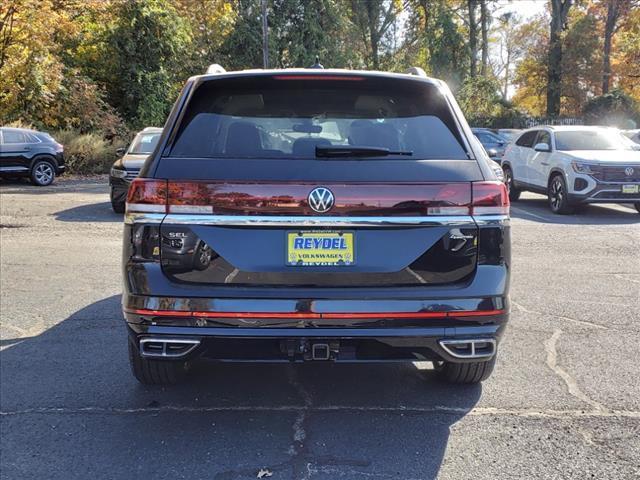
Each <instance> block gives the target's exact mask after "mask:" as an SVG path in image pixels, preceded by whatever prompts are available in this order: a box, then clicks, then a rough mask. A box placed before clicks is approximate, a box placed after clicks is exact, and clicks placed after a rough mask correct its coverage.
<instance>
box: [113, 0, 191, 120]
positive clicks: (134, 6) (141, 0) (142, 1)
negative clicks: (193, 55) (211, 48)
mask: <svg viewBox="0 0 640 480" xmlns="http://www.w3.org/2000/svg"><path fill="white" fill-rule="evenodd" d="M113 18H114V19H115V22H114V24H113V25H112V26H111V27H110V29H109V31H108V32H107V38H106V41H105V43H104V45H103V47H104V50H103V51H102V56H101V61H102V64H103V65H108V66H109V68H108V69H106V78H104V79H103V81H105V86H106V89H107V92H108V94H109V99H110V102H111V103H112V105H113V106H114V107H116V108H117V109H118V111H120V112H121V113H122V114H123V116H124V117H125V119H126V120H128V121H130V122H131V123H132V124H133V125H134V126H136V127H137V128H139V127H144V126H148V125H162V124H163V123H164V120H165V118H166V115H167V113H168V111H169V109H170V108H171V105H172V103H173V101H174V99H175V97H176V95H177V93H178V91H179V88H180V87H181V85H182V83H183V81H184V80H183V78H180V76H179V75H178V74H177V69H178V67H179V66H180V65H181V64H182V62H183V59H184V58H185V57H186V52H187V45H188V43H189V41H190V39H191V38H190V32H189V28H188V25H187V23H186V22H185V21H184V19H183V18H182V17H180V16H179V15H178V12H177V10H176V9H175V8H174V7H173V6H172V4H171V2H169V1H166V0H125V1H120V2H117V3H115V4H114V5H113Z"/></svg>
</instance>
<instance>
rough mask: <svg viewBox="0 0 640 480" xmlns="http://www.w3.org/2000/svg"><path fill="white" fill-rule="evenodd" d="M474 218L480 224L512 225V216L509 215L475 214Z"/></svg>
mask: <svg viewBox="0 0 640 480" xmlns="http://www.w3.org/2000/svg"><path fill="white" fill-rule="evenodd" d="M473 219H474V220H475V221H476V224H477V225H478V226H480V225H497V226H508V225H511V217H510V216H509V215H475V216H474V217H473Z"/></svg>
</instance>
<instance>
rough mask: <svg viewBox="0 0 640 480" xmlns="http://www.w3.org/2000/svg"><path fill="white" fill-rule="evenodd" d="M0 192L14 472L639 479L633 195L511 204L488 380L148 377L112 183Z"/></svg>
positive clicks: (227, 479)
mask: <svg viewBox="0 0 640 480" xmlns="http://www.w3.org/2000/svg"><path fill="white" fill-rule="evenodd" d="M0 195H1V196H0V214H1V216H0V224H1V226H2V228H1V230H0V234H1V238H0V255H1V256H0V267H1V268H0V282H1V284H0V286H1V298H0V313H1V318H2V323H1V331H0V333H1V337H0V339H1V343H0V345H1V351H0V374H1V377H0V380H1V381H0V393H1V397H0V410H1V412H0V413H1V415H0V422H1V425H0V426H1V455H0V462H1V463H0V476H1V477H2V478H6V479H33V478H47V479H58V478H60V479H71V478H74V479H75V478H78V479H85V478H100V479H101V478H153V479H164V478H167V479H177V478H186V479H212V480H235V479H238V480H240V479H250V478H257V477H260V476H263V478H272V479H273V480H276V479H292V480H302V479H327V480H328V479H355V480H357V479H402V480H409V479H432V478H443V479H468V478H475V479H495V478H545V479H551V478H562V479H564V478H580V479H583V478H591V477H593V478H616V479H619V478H638V477H640V442H639V441H638V438H640V382H639V381H638V372H639V367H640V353H639V347H638V346H639V345H640V215H638V214H637V213H636V211H635V210H634V209H632V208H631V207H628V206H622V205H615V206H590V207H587V208H585V209H584V210H583V211H582V212H581V213H580V214H579V215H574V216H568V217H560V216H555V215H553V214H552V213H550V211H549V210H548V209H547V206H546V202H545V199H544V197H541V196H538V195H534V194H525V195H523V199H522V200H521V201H519V202H517V203H516V204H514V206H513V209H512V215H513V221H512V235H513V264H514V266H513V277H512V301H513V313H512V319H511V324H510V327H509V328H508V331H507V334H506V338H505V339H504V342H503V343H502V345H501V352H500V356H499V358H498V364H497V367H496V371H495V373H494V376H493V377H492V378H491V379H490V380H489V381H487V382H485V383H484V384H483V385H482V387H479V386H476V387H454V386H447V385H444V384H441V383H439V382H437V381H436V380H435V379H434V378H433V375H432V374H431V372H430V371H429V370H428V369H426V368H425V365H420V364H417V365H411V364H410V365H373V364H371V365H354V366H344V365H327V364H305V365H250V364H241V365H222V366H213V368H211V367H210V368H200V369H198V370H197V371H196V372H194V374H193V375H192V376H191V377H190V379H189V381H187V383H185V384H182V385H180V386H177V387H172V388H159V387H158V388H151V387H144V386H141V385H139V384H138V383H137V382H136V381H135V380H134V378H133V377H132V375H131V374H130V372H129V366H128V362H127V354H126V338H125V333H126V332H125V327H124V325H123V322H122V319H121V314H120V248H121V238H120V237H121V230H122V227H121V221H122V217H121V216H119V215H116V214H114V213H112V212H111V210H110V204H109V202H108V186H107V184H106V182H105V180H104V179H102V178H101V179H97V180H74V179H62V180H60V181H58V183H57V184H56V185H54V186H52V187H46V188H34V187H32V186H30V185H29V184H28V183H26V182H12V183H6V182H4V183H2V185H0ZM269 475H271V476H270V477H269Z"/></svg>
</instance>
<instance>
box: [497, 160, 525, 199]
mask: <svg viewBox="0 0 640 480" xmlns="http://www.w3.org/2000/svg"><path fill="white" fill-rule="evenodd" d="M502 171H503V172H504V184H505V185H506V186H507V192H509V200H510V201H512V202H516V201H518V199H519V198H520V194H521V193H522V191H521V190H518V189H517V188H516V187H515V186H514V185H513V172H512V171H511V169H510V168H509V167H504V168H503V169H502Z"/></svg>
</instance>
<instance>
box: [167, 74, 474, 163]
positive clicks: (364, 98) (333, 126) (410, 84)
mask: <svg viewBox="0 0 640 480" xmlns="http://www.w3.org/2000/svg"><path fill="white" fill-rule="evenodd" d="M280 77H285V78H284V79H278V77H277V76H276V77H266V76H265V77H240V78H234V79H216V80H210V81H206V82H204V83H203V84H201V85H200V86H198V87H197V90H196V91H195V92H194V94H193V96H192V98H191V100H190V102H189V104H188V105H187V107H186V111H185V113H184V116H183V120H182V122H181V124H180V125H179V128H178V132H177V135H176V137H175V140H174V142H173V145H172V146H171V147H170V150H169V156H171V157H188V158H233V159H243V158H281V159H282V158H284V159H292V160H295V159H296V158H306V159H308V158H315V157H316V154H315V149H316V147H317V146H353V147H359V146H360V147H365V146H366V147H379V148H387V149H389V150H392V151H409V152H411V156H399V155H398V156H393V155H391V156H386V157H385V159H394V158H395V159H397V160H406V159H407V158H408V159H456V160H466V159H468V158H469V157H468V156H467V153H466V149H465V147H464V143H463V141H462V138H461V135H460V133H459V131H458V128H457V126H456V123H455V120H454V118H453V116H452V114H451V111H450V109H449V105H448V103H447V101H446V99H445V98H444V96H443V95H442V94H441V93H440V91H439V90H438V89H437V88H436V87H435V86H433V85H430V84H427V83H425V82H421V81H415V80H398V79H381V78H367V77H350V78H352V79H351V80H308V79H304V77H302V78H301V79H294V80H288V79H286V77H287V76H286V75H281V76H280ZM298 78H299V77H298Z"/></svg>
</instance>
